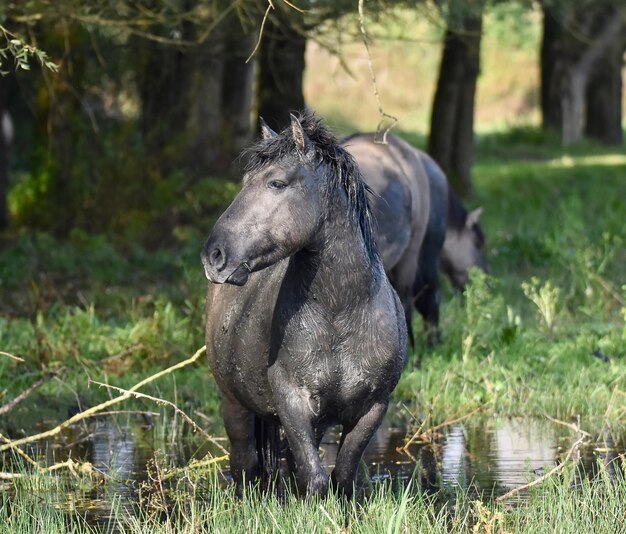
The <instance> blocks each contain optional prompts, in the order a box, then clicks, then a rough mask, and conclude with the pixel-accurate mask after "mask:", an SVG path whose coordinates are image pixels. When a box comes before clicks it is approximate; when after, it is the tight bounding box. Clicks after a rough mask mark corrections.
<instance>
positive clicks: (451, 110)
mask: <svg viewBox="0 0 626 534" xmlns="http://www.w3.org/2000/svg"><path fill="white" fill-rule="evenodd" d="M483 7H484V3H483V2H482V1H480V0H478V1H475V2H460V1H457V0H454V1H451V2H449V5H448V15H447V20H448V23H447V28H446V33H445V36H444V41H443V55H442V58H441V64H440V67H439V79H438V82H437V89H436V91H435V97H434V101H433V108H432V114H431V121H430V135H429V138H428V152H429V153H430V155H431V156H432V157H433V158H434V159H435V160H436V161H437V163H438V164H439V165H440V166H441V168H442V169H443V171H444V172H445V173H446V174H447V176H448V177H449V179H450V182H451V183H452V184H453V186H454V187H455V189H456V190H457V191H458V192H459V193H460V194H461V195H465V196H466V195H469V194H470V193H471V192H472V179H471V169H472V164H473V160H474V100H475V94H476V82H477V79H478V74H479V72H480V41H481V34H482V14H483Z"/></svg>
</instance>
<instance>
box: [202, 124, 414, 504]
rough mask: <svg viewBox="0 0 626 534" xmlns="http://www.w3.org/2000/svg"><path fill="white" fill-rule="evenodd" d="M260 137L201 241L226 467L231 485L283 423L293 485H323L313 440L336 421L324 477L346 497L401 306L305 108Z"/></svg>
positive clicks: (353, 169)
mask: <svg viewBox="0 0 626 534" xmlns="http://www.w3.org/2000/svg"><path fill="white" fill-rule="evenodd" d="M263 137H264V140H263V141H261V142H259V143H258V144H257V145H256V146H255V147H254V149H253V151H252V154H251V156H252V157H251V163H250V164H249V167H248V170H247V172H246V174H245V176H244V179H243V187H242V189H241V192H240V193H239V195H237V197H236V198H235V200H234V201H233V203H232V204H231V205H230V206H229V207H228V209H227V210H226V211H225V212H224V213H223V214H222V216H221V217H220V219H219V220H218V221H217V223H216V225H215V227H214V228H213V232H212V234H211V236H210V237H209V239H208V240H207V242H206V244H205V245H204V248H203V251H202V262H203V264H204V268H205V272H206V276H207V278H208V279H209V281H210V282H212V283H210V284H209V288H208V295H207V327H206V346H207V353H208V356H209V362H210V365H211V368H212V370H213V374H214V376H215V379H216V381H217V383H218V385H219V387H220V389H221V391H222V394H223V410H224V423H225V426H226V431H227V433H228V437H229V439H230V443H231V471H232V474H233V477H234V478H235V481H236V482H237V486H238V489H239V490H241V488H242V485H243V481H244V478H245V480H248V481H251V480H253V479H254V478H255V477H257V476H258V475H260V474H261V473H262V469H263V468H264V466H263V463H264V462H267V456H268V454H269V453H272V451H271V450H270V451H268V450H267V448H270V449H271V448H272V447H271V446H268V444H271V443H274V444H275V441H276V440H275V439H269V438H268V436H269V437H270V438H271V437H272V436H273V437H274V438H275V437H276V432H277V429H278V425H282V427H283V428H284V431H285V434H286V437H287V441H288V444H289V449H290V452H291V455H292V459H293V464H294V467H295V471H296V478H297V482H298V487H299V489H300V491H301V492H308V493H316V494H325V493H326V491H327V489H328V476H327V475H326V472H325V471H324V469H323V468H322V465H321V463H320V457H319V450H318V448H319V444H320V441H321V439H322V437H323V434H324V431H325V430H326V428H327V427H328V426H330V425H333V424H336V423H340V424H341V425H342V426H343V429H342V436H341V442H340V448H339V452H338V455H337V461H336V465H335V468H334V471H333V473H332V481H333V483H334V485H335V486H336V488H337V489H339V491H341V492H342V493H344V494H346V495H348V496H349V495H351V494H352V491H353V484H354V479H355V475H356V470H357V467H358V463H359V461H360V459H361V455H362V453H363V450H364V449H365V447H366V445H367V443H368V442H369V441H370V439H371V437H372V435H373V434H374V432H375V431H376V429H377V428H378V426H379V425H380V422H381V420H382V418H383V416H384V414H385V412H386V410H387V405H388V402H389V396H390V394H391V391H392V390H393V388H394V387H395V385H396V383H397V382H398V379H399V377H400V372H401V370H402V368H403V366H404V363H405V360H406V326H405V319H404V314H403V311H402V306H401V304H400V302H399V300H398V297H397V295H396V293H395V291H394V290H393V288H392V287H391V284H390V283H389V281H388V279H387V276H386V275H385V272H384V269H383V265H382V263H381V261H380V258H379V256H378V253H377V251H376V249H375V245H374V240H373V238H372V235H371V228H370V212H369V206H368V201H367V187H366V186H365V184H364V183H363V181H362V179H361V176H360V174H359V170H358V167H357V166H356V164H355V162H354V160H353V159H352V157H351V156H350V155H349V154H348V153H347V152H346V151H345V150H344V149H343V148H342V147H341V146H340V145H339V144H338V143H337V141H336V139H335V138H334V137H333V136H332V135H331V134H330V133H329V131H328V130H327V129H326V128H325V127H324V126H322V125H321V124H320V122H319V121H318V120H317V119H316V118H315V117H313V116H311V115H305V116H303V117H301V118H300V119H298V118H296V117H294V116H292V122H291V127H290V128H287V129H286V130H285V131H283V132H282V133H281V134H280V135H277V134H276V133H274V132H272V131H271V130H270V129H269V128H268V127H267V126H265V125H263ZM273 453H274V454H275V453H276V451H275V450H274V451H273Z"/></svg>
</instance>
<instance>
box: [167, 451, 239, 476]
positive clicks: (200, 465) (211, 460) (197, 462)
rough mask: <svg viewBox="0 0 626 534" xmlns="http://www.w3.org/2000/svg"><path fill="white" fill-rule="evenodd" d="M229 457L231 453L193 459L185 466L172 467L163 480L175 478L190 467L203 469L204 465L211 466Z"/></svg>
mask: <svg viewBox="0 0 626 534" xmlns="http://www.w3.org/2000/svg"><path fill="white" fill-rule="evenodd" d="M229 458H230V455H229V454H225V455H224V456H212V457H211V458H207V459H206V460H192V461H191V462H189V464H188V465H186V466H185V467H175V468H174V469H171V470H170V471H168V472H167V473H165V474H164V475H163V476H162V477H161V480H169V479H170V478H173V477H175V476H176V475H178V474H181V473H185V472H186V471H188V470H190V469H202V468H204V467H209V466H211V465H214V464H217V463H220V462H225V461H226V460H228V459H229Z"/></svg>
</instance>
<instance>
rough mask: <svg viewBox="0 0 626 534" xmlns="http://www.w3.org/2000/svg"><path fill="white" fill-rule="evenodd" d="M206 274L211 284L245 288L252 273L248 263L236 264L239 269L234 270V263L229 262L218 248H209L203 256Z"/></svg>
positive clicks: (204, 251) (203, 252)
mask: <svg viewBox="0 0 626 534" xmlns="http://www.w3.org/2000/svg"><path fill="white" fill-rule="evenodd" d="M201 259H202V265H203V266H204V274H205V276H206V277H207V280H208V281H209V282H213V283H214V284H233V285H236V286H243V285H244V284H245V283H246V282H247V281H248V277H249V275H250V273H251V272H252V271H251V269H250V266H249V265H248V263H247V262H245V261H244V262H238V263H236V265H237V267H235V268H234V269H233V268H232V264H233V263H234V262H229V261H228V259H227V255H226V253H225V252H224V251H222V249H220V248H218V247H213V248H210V249H209V251H207V248H206V247H205V249H204V250H203V251H202V254H201Z"/></svg>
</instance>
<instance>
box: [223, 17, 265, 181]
mask: <svg viewBox="0 0 626 534" xmlns="http://www.w3.org/2000/svg"><path fill="white" fill-rule="evenodd" d="M235 24H237V25H239V21H236V22H235ZM255 41H256V35H255V34H254V33H253V32H249V33H248V34H244V33H242V32H241V31H239V32H232V33H230V38H229V39H228V41H227V50H228V54H227V56H226V64H225V66H224V71H225V73H226V75H225V76H224V78H223V82H222V107H223V110H222V121H221V123H222V151H223V153H224V154H225V158H226V163H227V164H228V165H229V168H230V170H231V173H232V174H233V175H236V174H238V171H239V169H238V163H237V162H238V158H237V156H238V155H239V153H240V152H241V151H242V150H243V149H244V148H246V147H247V146H248V145H249V143H250V141H251V139H252V135H253V132H254V130H255V127H254V124H256V123H257V122H258V121H256V120H255V121H254V122H253V121H252V105H253V97H254V72H255V69H254V62H253V61H249V62H248V63H246V59H247V58H248V56H249V55H250V52H251V51H252V50H253V48H254V43H255Z"/></svg>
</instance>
